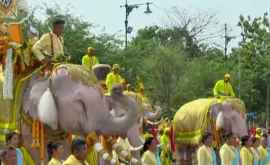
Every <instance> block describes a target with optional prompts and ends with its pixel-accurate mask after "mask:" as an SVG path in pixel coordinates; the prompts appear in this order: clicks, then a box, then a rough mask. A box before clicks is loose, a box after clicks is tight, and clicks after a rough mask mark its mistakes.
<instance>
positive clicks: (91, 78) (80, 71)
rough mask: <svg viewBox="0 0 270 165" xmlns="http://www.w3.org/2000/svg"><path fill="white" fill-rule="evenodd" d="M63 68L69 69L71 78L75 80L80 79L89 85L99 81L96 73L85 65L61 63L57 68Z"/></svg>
mask: <svg viewBox="0 0 270 165" xmlns="http://www.w3.org/2000/svg"><path fill="white" fill-rule="evenodd" d="M61 68H64V69H67V71H68V73H69V75H70V76H71V79H72V80H74V81H80V82H81V83H83V84H84V85H88V86H92V85H94V84H97V83H98V80H97V78H96V76H95V74H94V73H93V72H92V71H89V69H87V68H85V67H84V66H81V65H74V64H61V65H58V66H56V68H55V70H58V69H61Z"/></svg>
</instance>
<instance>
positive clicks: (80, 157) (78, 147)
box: [63, 139, 88, 165]
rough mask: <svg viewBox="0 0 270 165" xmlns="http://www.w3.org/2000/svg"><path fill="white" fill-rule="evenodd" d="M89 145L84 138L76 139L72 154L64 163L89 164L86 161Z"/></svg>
mask: <svg viewBox="0 0 270 165" xmlns="http://www.w3.org/2000/svg"><path fill="white" fill-rule="evenodd" d="M86 157H87V145H86V142H85V141H84V140H82V139H75V140H73V141H72V144H71V155H70V156H69V157H68V159H67V160H66V161H65V162H64V164H63V165H88V163H87V162H86Z"/></svg>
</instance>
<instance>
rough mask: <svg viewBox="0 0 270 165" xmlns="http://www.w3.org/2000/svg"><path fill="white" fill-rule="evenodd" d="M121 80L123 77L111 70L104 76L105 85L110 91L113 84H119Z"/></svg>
mask: <svg viewBox="0 0 270 165" xmlns="http://www.w3.org/2000/svg"><path fill="white" fill-rule="evenodd" d="M122 81H123V78H122V77H121V76H120V75H119V74H117V73H114V72H111V73H109V74H108V75H107V77H106V86H107V88H108V91H109V92H111V90H112V87H113V85H115V84H121V83H122Z"/></svg>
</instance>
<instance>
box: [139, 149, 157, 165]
mask: <svg viewBox="0 0 270 165" xmlns="http://www.w3.org/2000/svg"><path fill="white" fill-rule="evenodd" d="M142 165H157V160H156V156H155V154H154V153H153V152H151V151H146V152H145V153H144V154H143V156H142Z"/></svg>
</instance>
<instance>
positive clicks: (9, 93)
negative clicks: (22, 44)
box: [3, 48, 14, 100]
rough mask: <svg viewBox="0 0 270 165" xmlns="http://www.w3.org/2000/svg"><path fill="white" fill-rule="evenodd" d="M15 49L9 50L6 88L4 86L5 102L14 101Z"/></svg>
mask: <svg viewBox="0 0 270 165" xmlns="http://www.w3.org/2000/svg"><path fill="white" fill-rule="evenodd" d="M12 53H13V49H12V48H10V49H8V50H7V57H6V66H5V71H4V86H3V98H4V99H5V100H8V99H10V100H12V99H13V78H14V77H13V76H14V73H13V61H12V56H13V55H12Z"/></svg>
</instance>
